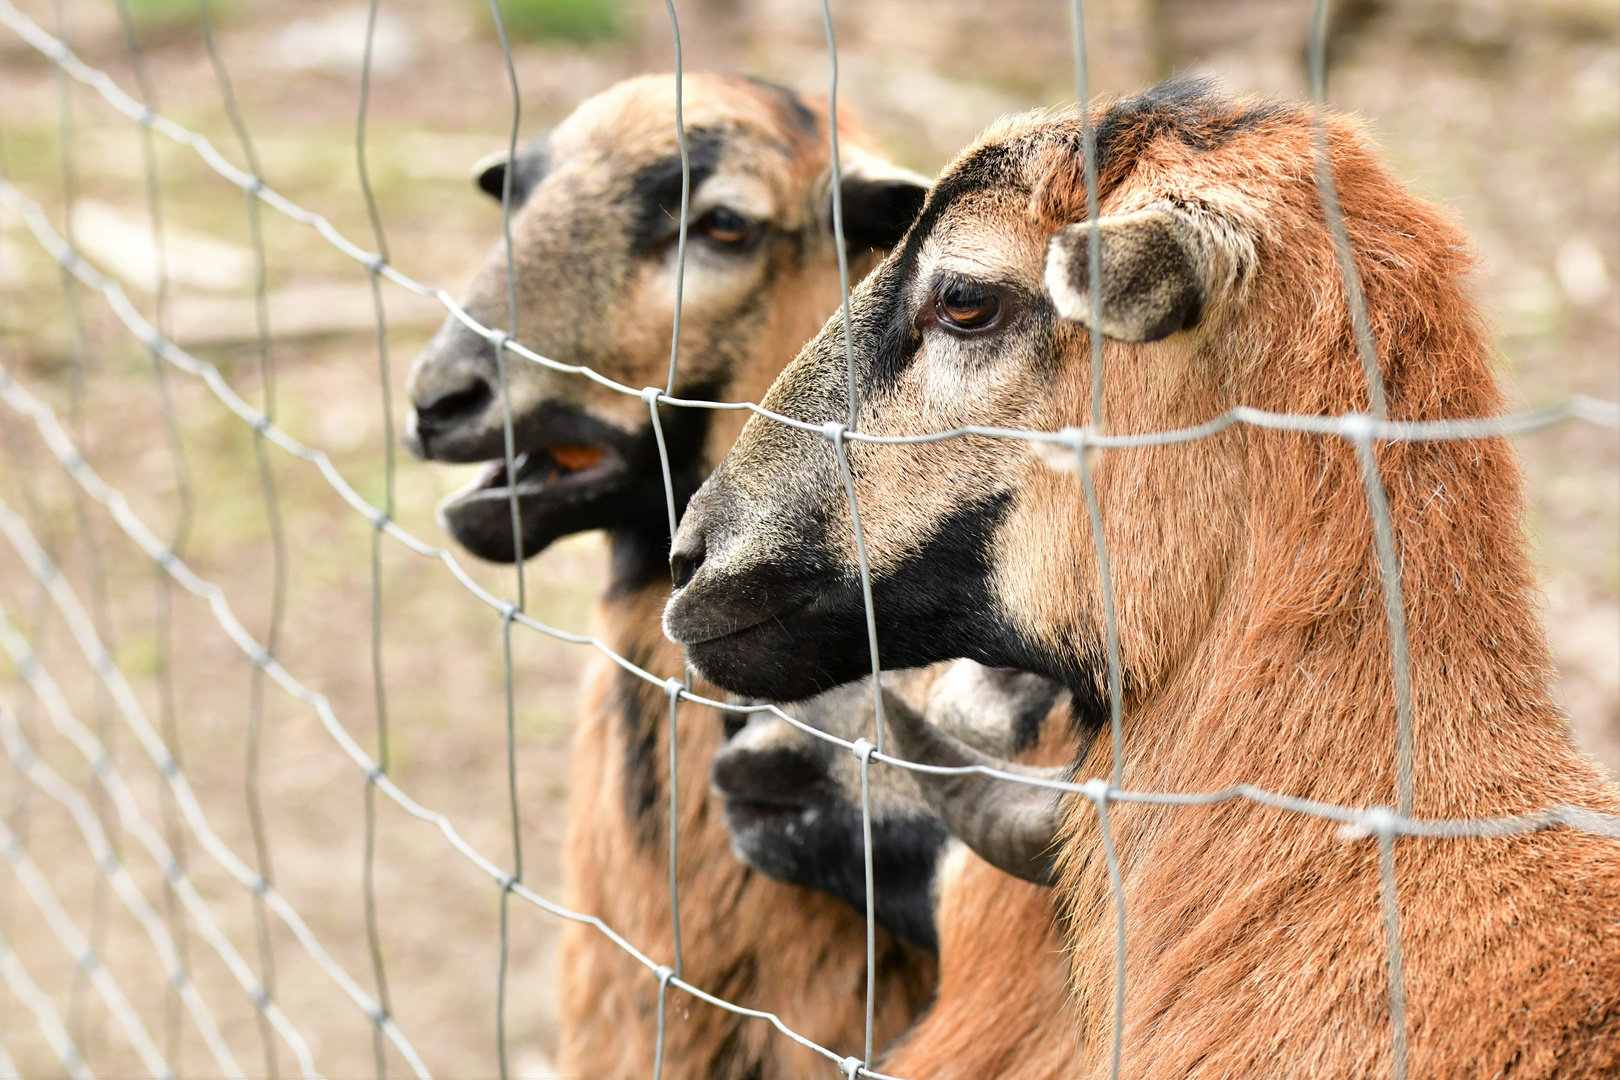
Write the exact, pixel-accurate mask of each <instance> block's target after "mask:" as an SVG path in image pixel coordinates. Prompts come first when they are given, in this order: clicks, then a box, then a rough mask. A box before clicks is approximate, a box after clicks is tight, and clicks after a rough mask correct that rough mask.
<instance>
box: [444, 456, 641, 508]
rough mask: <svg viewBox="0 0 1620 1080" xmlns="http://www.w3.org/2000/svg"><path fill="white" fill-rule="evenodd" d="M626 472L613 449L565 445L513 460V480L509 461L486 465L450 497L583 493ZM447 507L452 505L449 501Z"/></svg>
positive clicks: (479, 497) (458, 500) (516, 457)
mask: <svg viewBox="0 0 1620 1080" xmlns="http://www.w3.org/2000/svg"><path fill="white" fill-rule="evenodd" d="M624 469H625V465H624V459H623V458H622V457H620V456H619V453H618V452H617V451H616V450H613V449H612V448H610V447H608V446H605V445H601V444H594V443H562V444H559V445H557V446H547V447H542V448H540V449H537V450H525V451H522V452H521V453H518V454H516V455H514V456H513V458H512V473H513V477H512V478H509V477H508V475H507V470H506V459H505V458H504V457H502V458H497V459H495V460H494V461H489V462H485V463H484V467H483V468H482V469H481V470H479V473H478V476H477V478H476V479H474V480H473V482H472V483H471V484H468V485H467V486H466V487H464V488H462V489H461V490H460V491H457V492H456V493H455V494H453V495H451V496H450V499H452V500H454V501H456V502H458V503H459V502H465V501H469V500H476V499H489V498H501V499H504V498H508V497H510V495H511V492H512V491H513V489H516V491H517V493H518V495H519V497H522V496H524V495H531V494H536V493H538V492H541V491H546V490H551V491H554V492H555V491H561V492H564V493H566V492H568V491H572V490H577V491H580V492H582V493H589V491H590V490H591V489H592V488H593V487H595V486H597V485H599V484H600V483H601V482H602V481H603V480H606V479H608V478H610V477H612V476H613V475H615V474H618V473H622V472H623V471H624ZM446 505H449V503H448V502H447V503H446Z"/></svg>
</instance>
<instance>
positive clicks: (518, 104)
mask: <svg viewBox="0 0 1620 1080" xmlns="http://www.w3.org/2000/svg"><path fill="white" fill-rule="evenodd" d="M489 12H490V17H491V18H492V19H493V20H494V23H495V36H496V38H497V40H499V42H500V46H501V56H502V59H503V60H504V61H505V64H506V77H507V83H508V87H509V89H510V90H511V94H512V124H511V128H510V131H509V133H508V136H507V147H506V167H505V168H504V169H502V170H501V239H502V244H503V248H504V252H505V256H506V305H507V310H506V316H507V327H506V330H505V331H504V332H501V333H500V334H499V336H497V337H494V338H493V342H494V346H495V366H496V373H497V378H498V381H499V387H498V390H499V394H500V399H501V435H502V449H503V452H504V455H505V466H506V484H507V505H508V507H509V509H510V512H511V519H512V566H513V570H514V573H515V575H516V578H517V603H516V605H515V606H513V605H508V606H507V608H506V611H505V612H504V613H503V616H502V618H501V658H502V675H503V679H504V683H505V691H506V786H507V800H508V803H509V812H510V815H511V831H512V871H511V873H510V874H508V875H507V876H506V878H505V880H504V881H503V882H502V883H501V915H500V939H501V940H500V960H499V964H498V967H497V971H496V977H495V979H496V982H495V1059H496V1064H497V1065H498V1067H499V1069H500V1076H501V1080H509V1078H510V1076H511V1069H510V1067H509V1065H508V1062H507V1053H506V1051H507V1046H506V1039H507V1031H506V1006H507V991H508V988H507V973H508V967H509V965H510V963H511V951H512V935H511V901H512V887H513V886H514V885H518V884H520V883H521V882H522V881H523V818H522V814H521V811H520V807H519V804H518V780H517V742H516V740H517V734H516V712H517V704H516V699H515V690H514V686H513V671H512V616H513V615H515V614H516V613H517V612H519V611H522V610H523V609H524V608H525V607H526V606H527V596H526V589H525V582H524V570H523V559H524V551H523V521H522V514H521V512H520V509H519V506H518V475H517V449H516V437H515V435H514V432H513V429H512V394H511V386H510V383H509V381H508V370H507V347H508V345H510V344H512V343H515V342H516V341H517V340H518V329H519V326H518V306H517V296H518V293H517V266H516V261H515V259H514V257H513V253H512V210H513V206H512V184H513V180H514V178H515V177H516V174H517V169H518V151H517V143H518V128H519V125H520V124H521V122H522V119H523V99H522V96H521V94H520V92H519V90H518V77H517V66H516V65H515V64H514V62H513V60H512V43H511V41H510V40H509V39H508V37H507V32H506V20H505V18H503V17H502V14H501V5H500V0H489Z"/></svg>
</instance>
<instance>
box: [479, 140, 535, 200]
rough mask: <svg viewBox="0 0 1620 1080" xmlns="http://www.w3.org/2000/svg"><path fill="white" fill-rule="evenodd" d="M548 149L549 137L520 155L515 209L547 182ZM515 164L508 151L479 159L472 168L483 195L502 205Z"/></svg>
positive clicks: (515, 176)
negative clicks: (541, 183)
mask: <svg viewBox="0 0 1620 1080" xmlns="http://www.w3.org/2000/svg"><path fill="white" fill-rule="evenodd" d="M548 145H549V135H541V136H540V137H538V138H537V139H535V140H534V141H533V142H531V143H530V144H529V145H528V146H527V147H525V148H524V149H522V150H520V151H518V156H517V159H516V160H517V170H516V171H515V172H514V173H513V174H512V205H513V206H522V205H523V203H524V200H526V199H527V198H528V197H529V192H531V191H533V190H534V189H535V188H536V187H537V186H539V184H540V181H541V180H543V179H545V175H546V168H547V161H546V149H547V146H548ZM512 161H513V159H512V158H511V157H510V156H509V155H508V154H507V152H506V151H505V150H499V151H497V152H495V153H493V154H490V155H489V156H488V157H483V158H479V159H478V161H476V162H475V163H474V164H473V167H472V175H473V183H475V184H477V185H478V190H479V191H482V192H483V193H484V194H485V195H488V196H489V197H490V198H492V199H494V200H495V201H496V202H499V201H500V199H501V190H502V188H503V187H504V186H505V184H506V170H507V169H508V168H510V167H511V165H512Z"/></svg>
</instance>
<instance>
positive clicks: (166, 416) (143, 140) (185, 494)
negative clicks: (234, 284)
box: [35, 0, 194, 1074]
mask: <svg viewBox="0 0 1620 1080" xmlns="http://www.w3.org/2000/svg"><path fill="white" fill-rule="evenodd" d="M114 6H115V7H116V8H117V11H118V25H119V29H120V31H121V32H122V37H123V40H124V54H125V56H126V58H127V59H128V61H129V66H130V70H131V72H132V73H133V74H134V77H135V85H136V88H137V90H138V91H139V93H140V100H141V101H142V102H143V103H144V104H145V105H146V106H147V107H149V108H154V109H155V108H156V107H157V95H156V91H155V89H154V87H153V85H152V79H151V75H150V73H149V72H148V70H147V66H146V57H145V55H144V53H143V52H142V50H141V43H140V35H139V34H138V32H137V31H136V28H135V20H134V18H133V17H132V16H131V14H130V10H129V0H115V5H114ZM136 132H137V134H138V136H139V139H140V145H141V165H142V178H143V180H144V181H145V187H146V211H147V215H148V217H150V219H151V226H152V271H153V282H152V286H153V288H152V323H153V325H154V326H157V327H159V328H163V327H165V326H166V325H167V313H168V299H169V254H168V242H167V230H166V229H165V224H164V213H163V192H162V185H161V184H160V183H159V179H158V160H157V144H156V141H155V140H154V138H153V136H152V129H151V128H149V127H145V126H142V125H137V127H136ZM147 355H148V358H149V359H150V361H151V364H152V378H153V386H154V390H155V392H156V395H157V402H158V412H159V415H160V417H161V418H162V423H163V433H164V439H165V443H166V445H167V447H168V451H169V466H170V468H171V470H172V471H173V473H174V487H175V502H176V514H175V523H174V532H173V534H172V535H171V537H170V540H169V546H170V547H171V548H173V549H174V550H175V551H184V550H185V547H186V541H187V539H188V537H189V535H190V532H191V521H192V511H193V505H194V504H193V499H192V492H191V469H190V466H189V464H188V462H187V461H186V453H185V447H184V445H183V444H182V442H181V438H180V428H179V424H178V423H177V422H176V420H175V415H174V401H173V398H172V397H171V395H170V392H169V380H168V368H167V367H166V366H165V365H164V363H163V358H162V357H161V356H158V355H157V354H156V353H155V352H153V351H152V350H150V349H148V350H147ZM35 520H38V519H37V518H35ZM152 581H153V603H152V606H153V619H152V621H153V638H154V646H155V656H154V658H153V661H154V669H155V670H154V671H153V675H154V676H155V678H156V680H157V684H158V724H159V727H160V728H161V729H162V731H163V741H164V743H165V744H166V745H167V746H168V748H169V753H170V754H173V755H174V757H175V760H176V761H182V760H183V756H182V752H181V747H180V729H179V717H178V711H177V709H176V705H175V696H174V671H173V667H174V665H173V656H174V628H173V621H172V612H171V601H172V599H173V597H172V594H171V592H170V584H169V578H168V575H166V574H164V573H163V571H162V570H160V569H158V568H157V567H153V568H152ZM158 802H159V807H160V813H161V814H162V818H163V828H164V833H165V835H166V837H167V838H168V842H169V846H170V847H171V848H172V849H173V850H174V852H175V858H176V859H177V860H178V861H179V863H180V865H182V866H184V865H185V861H186V852H185V836H184V833H183V830H182V829H181V827H180V823H179V821H178V820H177V818H176V814H175V808H174V804H173V800H171V799H170V798H169V795H168V793H167V791H161V790H160V791H159V793H158ZM180 907H181V905H180V899H179V897H178V896H176V895H175V893H174V890H173V889H172V888H167V887H166V888H165V889H164V893H163V915H164V919H165V921H166V924H167V927H168V930H169V933H170V934H171V935H173V937H174V942H175V950H176V953H177V955H178V957H179V964H180V967H181V970H185V968H186V967H187V966H188V965H189V961H188V959H187V957H188V954H189V951H190V939H189V937H188V935H187V932H186V924H185V918H184V916H183V915H182V913H181V910H180ZM181 1004H182V1000H181V994H180V992H179V991H178V990H177V989H176V988H175V987H173V986H171V987H170V989H169V992H168V995H167V997H166V1003H165V1008H166V1010H167V1017H166V1025H165V1039H164V1055H165V1056H166V1057H167V1058H168V1059H169V1061H170V1062H172V1063H173V1065H174V1068H175V1071H176V1072H177V1073H181V1074H183V1073H184V1068H183V1064H182V1057H181V1055H182V1051H183V1050H184V1046H185V1044H184V1042H183V1041H182V1040H181V1038H180V1019H181Z"/></svg>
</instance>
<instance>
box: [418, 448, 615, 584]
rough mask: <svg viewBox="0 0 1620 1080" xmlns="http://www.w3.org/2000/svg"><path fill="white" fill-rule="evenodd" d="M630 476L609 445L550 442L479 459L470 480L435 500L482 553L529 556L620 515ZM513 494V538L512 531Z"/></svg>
mask: <svg viewBox="0 0 1620 1080" xmlns="http://www.w3.org/2000/svg"><path fill="white" fill-rule="evenodd" d="M634 479H635V477H634V475H633V472H632V469H631V467H630V464H629V462H628V461H627V460H626V458H625V457H624V455H623V454H622V453H621V452H620V451H619V449H618V448H617V447H614V446H612V445H610V444H608V443H605V442H603V443H556V444H553V445H550V446H542V447H535V448H532V449H529V450H525V451H523V452H522V453H519V454H517V455H515V456H514V457H513V459H512V468H511V469H510V470H508V469H507V467H506V461H505V459H504V458H498V459H496V460H494V461H490V462H486V463H485V464H484V466H483V468H482V469H480V470H479V472H478V475H477V476H476V477H475V478H474V479H473V482H472V483H470V484H468V485H467V486H466V487H464V488H462V489H461V490H459V491H456V492H453V493H451V494H450V495H448V496H447V497H446V498H445V499H444V501H443V502H441V503H440V504H439V520H440V521H441V522H442V523H443V525H444V527H445V528H446V529H447V530H448V531H449V533H450V535H452V536H454V537H455V538H456V540H457V542H458V543H460V544H461V545H462V546H463V547H465V548H466V549H467V550H468V551H470V552H472V553H473V554H474V555H477V556H478V557H479V558H481V559H488V560H489V561H491V562H512V561H514V560H515V559H516V558H518V557H519V555H520V554H521V556H522V557H524V558H527V557H529V556H531V555H536V554H538V553H539V552H540V551H542V550H544V549H545V548H546V547H548V546H549V545H550V544H552V543H553V542H555V541H556V540H558V539H559V538H561V537H563V536H568V535H571V534H573V533H576V532H587V531H589V530H591V529H602V528H612V527H614V526H615V525H617V524H619V522H620V520H621V519H622V518H623V517H624V515H625V509H626V506H625V504H626V502H627V498H628V495H629V493H630V490H631V489H632V488H633V487H634V484H633V481H634ZM514 494H515V495H516V496H517V502H518V528H519V538H520V544H514V542H513V535H512V510H511V503H512V496H513V495H514Z"/></svg>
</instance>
